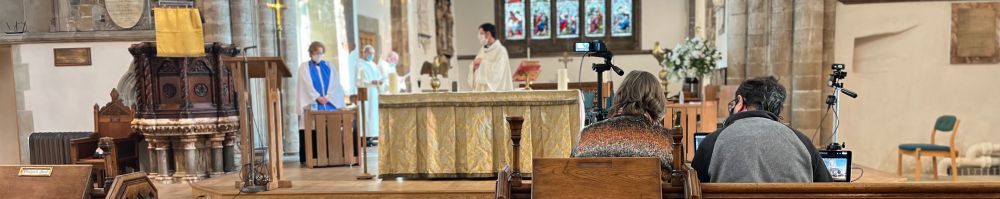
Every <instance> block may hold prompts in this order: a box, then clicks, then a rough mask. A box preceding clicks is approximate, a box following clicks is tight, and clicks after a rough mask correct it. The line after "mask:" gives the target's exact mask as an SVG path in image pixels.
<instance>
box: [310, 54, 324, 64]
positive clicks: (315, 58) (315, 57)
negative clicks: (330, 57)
mask: <svg viewBox="0 0 1000 199" xmlns="http://www.w3.org/2000/svg"><path fill="white" fill-rule="evenodd" d="M320 59H323V55H313V56H312V61H313V62H316V63H319V61H320Z"/></svg>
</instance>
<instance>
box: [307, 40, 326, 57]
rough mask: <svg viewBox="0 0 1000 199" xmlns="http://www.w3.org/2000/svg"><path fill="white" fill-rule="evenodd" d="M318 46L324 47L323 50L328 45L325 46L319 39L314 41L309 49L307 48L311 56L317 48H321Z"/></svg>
mask: <svg viewBox="0 0 1000 199" xmlns="http://www.w3.org/2000/svg"><path fill="white" fill-rule="evenodd" d="M317 48H323V51H326V46H323V43H319V42H318V41H314V42H312V43H311V44H309V49H307V51H309V55H310V56H311V55H312V53H314V52H316V51H317V50H319V49H317Z"/></svg>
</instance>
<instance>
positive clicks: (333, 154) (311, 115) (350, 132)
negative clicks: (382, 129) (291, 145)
mask: <svg viewBox="0 0 1000 199" xmlns="http://www.w3.org/2000/svg"><path fill="white" fill-rule="evenodd" d="M303 112H304V113H305V116H304V117H305V120H304V122H305V125H304V126H303V129H305V140H306V143H303V144H305V146H306V147H305V148H306V151H305V152H304V153H306V167H309V168H314V167H325V166H338V165H353V164H357V163H358V162H359V161H358V156H356V155H354V154H355V151H359V152H360V150H359V149H357V148H355V146H354V139H355V137H354V119H355V117H356V115H357V114H358V112H357V111H356V110H336V111H313V110H309V109H306V110H305V111H303ZM313 131H315V132H316V134H315V135H316V138H315V140H314V139H313V136H311V135H312V132H313ZM313 149H315V150H316V153H315V154H314V153H313ZM314 156H315V158H313V157H314Z"/></svg>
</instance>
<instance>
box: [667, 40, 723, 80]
mask: <svg viewBox="0 0 1000 199" xmlns="http://www.w3.org/2000/svg"><path fill="white" fill-rule="evenodd" d="M720 59H722V54H721V53H720V52H719V51H718V50H716V49H715V44H712V43H710V42H706V41H705V40H704V39H702V38H701V37H693V38H691V37H688V38H687V39H685V40H684V42H682V43H679V44H677V46H676V47H674V49H673V53H671V54H670V55H669V57H667V59H664V60H663V63H661V65H664V66H666V68H667V69H669V70H670V71H672V73H671V76H673V77H681V78H702V77H705V75H707V74H709V73H711V72H712V69H715V65H716V63H717V62H718V61H719V60H720Z"/></svg>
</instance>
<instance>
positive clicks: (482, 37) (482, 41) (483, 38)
mask: <svg viewBox="0 0 1000 199" xmlns="http://www.w3.org/2000/svg"><path fill="white" fill-rule="evenodd" d="M479 44H482V45H484V46H485V45H486V37H485V36H483V34H479Z"/></svg>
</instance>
